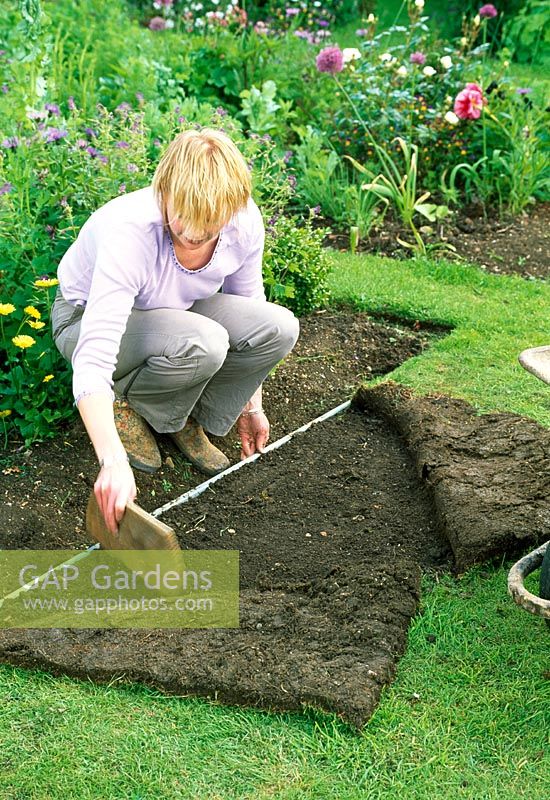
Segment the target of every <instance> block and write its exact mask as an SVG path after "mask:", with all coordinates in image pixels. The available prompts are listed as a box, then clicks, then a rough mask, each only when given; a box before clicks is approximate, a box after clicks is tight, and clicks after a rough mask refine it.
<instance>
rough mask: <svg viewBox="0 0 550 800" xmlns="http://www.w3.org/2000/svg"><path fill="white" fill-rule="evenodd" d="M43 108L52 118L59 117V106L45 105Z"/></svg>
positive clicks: (53, 104) (55, 104)
mask: <svg viewBox="0 0 550 800" xmlns="http://www.w3.org/2000/svg"><path fill="white" fill-rule="evenodd" d="M44 108H45V109H46V111H49V112H50V114H52V115H53V116H54V117H58V116H59V115H60V113H61V112H60V110H59V106H58V105H57V103H46V104H45V106H44Z"/></svg>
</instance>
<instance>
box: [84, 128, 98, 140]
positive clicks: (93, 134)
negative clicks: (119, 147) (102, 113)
mask: <svg viewBox="0 0 550 800" xmlns="http://www.w3.org/2000/svg"><path fill="white" fill-rule="evenodd" d="M84 133H85V134H86V136H89V137H90V139H95V138H96V137H97V131H94V129H93V128H84Z"/></svg>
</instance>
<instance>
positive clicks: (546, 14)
mask: <svg viewBox="0 0 550 800" xmlns="http://www.w3.org/2000/svg"><path fill="white" fill-rule="evenodd" d="M504 41H505V44H506V45H507V47H509V48H510V50H511V51H512V53H513V54H514V58H516V59H517V60H518V61H519V62H520V63H526V62H528V63H532V64H536V63H544V60H545V59H546V60H548V58H549V48H550V4H548V2H547V0H527V3H525V5H524V7H523V8H522V9H521V11H520V12H519V13H518V14H517V16H515V17H514V18H513V19H511V20H510V21H509V22H508V23H507V24H506V25H505V27H504Z"/></svg>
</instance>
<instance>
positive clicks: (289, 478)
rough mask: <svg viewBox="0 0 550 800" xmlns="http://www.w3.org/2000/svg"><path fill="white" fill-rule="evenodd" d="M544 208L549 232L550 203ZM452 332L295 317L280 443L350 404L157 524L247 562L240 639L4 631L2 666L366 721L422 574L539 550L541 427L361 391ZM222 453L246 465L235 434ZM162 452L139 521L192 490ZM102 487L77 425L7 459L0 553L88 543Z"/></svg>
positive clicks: (388, 388)
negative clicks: (88, 522)
mask: <svg viewBox="0 0 550 800" xmlns="http://www.w3.org/2000/svg"><path fill="white" fill-rule="evenodd" d="M540 213H541V215H543V216H542V217H541V219H542V220H544V219H546V220H547V217H544V214H547V208H544V207H542V208H541V209H540ZM514 224H521V223H517V222H516V223H514ZM537 226H538V227H537ZM518 230H519V229H518V228H515V229H514V231H515V232H516V233H517V232H518ZM514 231H513V232H514ZM530 231H533V232H534V236H533V238H532V239H531V240H529V237H528V236H527V237H526V238H525V239H524V248H523V257H524V258H526V257H527V255H529V253H531V255H532V259H533V261H532V263H534V261H535V258H536V259H537V260H538V263H540V264H544V263H545V262H544V260H543V259H542V258H541V259H538V256H536V252H537V251H536V247H538V246H539V245H540V246H542V245H541V243H542V242H543V241H544V237H546V236H547V233H546V229H545V227H544V224H542V223H541V225H538V223H536V224H534V225H533V226H530V225H527V226H525V232H526V233H527V234H529V232H530ZM478 233H479V231H478ZM464 235H465V236H466V235H467V234H464ZM476 235H477V234H476ZM487 235H491V236H493V237H495V239H498V240H499V242H500V243H499V245H498V247H500V246H501V245H502V250H501V251H495V252H502V253H503V257H505V258H506V259H507V260H506V261H505V263H504V265H503V266H502V269H499V270H498V271H502V272H514V271H520V272H521V273H522V274H523V275H524V276H525V277H528V278H529V277H543V275H542V273H541V274H537V273H536V271H534V270H531V271H529V270H527V269H523V267H524V266H525V262H523V263H522V265H520V266H521V269H520V270H516V268H515V267H516V266H518V265H517V263H516V261H515V259H516V254H517V251H516V250H514V249H512V248H510V247H509V244H506V241H507V239H506V237H507V235H508V232H507V231H502V230H501V231H500V232H499V231H497V230H496V229H495V228H494V226H493V232H492V233H491V234H489V233H488V229H487ZM479 236H481V234H479ZM499 237H500V238H499ZM537 237H538V238H537ZM512 238H513V237H512ZM475 241H478V243H479V247H480V252H482V253H483V255H484V256H487V254H488V252H489V251H488V248H487V246H486V245H485V246H484V245H483V240H482V238H478V239H476V240H475ZM529 242H530V243H531V244H533V243H534V244H533V247H534V248H535V249H532V250H531V251H530V250H529V246H530V244H529ZM473 245H474V240H473V239H471V240H469V243H468V248H470V253H471V252H472V250H471V248H472V246H473ZM481 248H484V249H481ZM505 254H507V255H505ZM518 257H519V256H518ZM470 260H474V257H473V256H472V255H470ZM527 260H529V259H527ZM485 262H487V263H485ZM497 262H498V259H497V260H496V261H494V263H493V267H497V266H498V263H497ZM484 265H485V267H486V268H488V269H491V268H492V267H491V264H490V263H489V259H488V258H485V259H484ZM443 333H444V332H443V331H441V330H437V329H433V330H429V329H427V328H426V327H425V326H424V325H422V326H420V325H419V324H418V323H417V324H414V325H412V326H409V327H405V326H400V325H389V324H380V323H375V322H373V321H372V319H370V318H369V317H368V316H367V315H366V314H362V313H355V312H353V311H352V310H350V309H338V310H334V309H331V310H327V311H323V312H319V313H316V314H313V315H311V316H310V317H308V318H306V319H304V320H303V321H302V334H301V337H300V340H299V342H298V345H297V346H296V348H295V351H294V352H293V353H292V354H291V356H290V357H289V358H288V359H287V360H286V361H285V362H284V363H283V364H282V365H280V366H279V367H278V368H277V369H276V370H275V372H274V373H273V374H272V375H271V376H270V377H269V379H268V380H267V381H266V384H265V392H264V395H265V403H264V404H265V407H266V409H267V412H268V415H269V417H270V420H271V423H272V440H275V439H277V438H279V437H281V436H282V435H284V434H285V433H288V432H289V431H292V430H294V429H296V428H297V427H298V426H300V425H301V424H303V423H305V422H306V421H309V420H310V419H312V418H313V417H316V416H318V415H319V414H321V413H323V412H324V411H326V410H328V409H330V408H332V407H334V406H336V405H338V404H340V403H341V402H342V401H344V400H346V399H348V398H351V397H353V398H354V400H353V406H352V409H351V410H350V411H348V412H346V413H345V414H343V415H340V416H338V417H335V418H333V419H332V420H330V421H328V422H325V423H320V424H318V425H315V426H313V428H312V429H310V430H309V431H308V432H306V433H304V434H301V435H299V436H297V437H295V439H293V440H292V441H291V442H290V443H289V444H287V445H285V446H284V447H283V448H281V449H280V450H276V451H273V452H271V453H269V454H268V455H266V456H264V457H262V458H261V459H260V460H259V461H257V462H255V463H254V464H253V465H248V466H245V467H244V468H243V469H242V470H239V471H238V472H236V473H235V474H233V475H231V476H229V477H228V478H226V479H224V480H223V481H220V482H219V483H217V484H215V486H214V487H212V489H210V490H209V491H208V492H207V493H206V494H204V495H203V496H201V497H200V498H198V499H197V500H195V501H192V503H190V504H188V505H182V506H179V507H177V508H174V509H172V510H170V511H169V512H167V513H165V514H164V515H163V516H162V519H163V521H164V522H166V523H167V524H169V525H171V526H172V527H173V528H174V529H175V531H176V533H177V535H178V537H179V539H180V542H181V545H182V547H184V548H196V549H204V548H206V549H214V548H215V549H223V548H228V549H238V550H239V551H240V558H241V596H240V609H241V612H240V617H241V624H240V628H238V629H225V630H223V629H222V630H206V629H204V630H164V631H161V630H153V631H143V630H106V629H97V630H81V631H79V630H74V629H68V630H63V629H51V630H27V631H25V630H5V631H1V632H0V659H1V660H3V661H5V662H9V663H12V664H15V665H18V666H25V667H41V668H47V669H49V670H51V671H52V672H54V673H59V674H69V675H73V676H76V677H83V678H92V679H94V680H98V681H112V680H113V679H122V680H124V681H138V682H142V683H145V684H149V685H152V686H156V687H159V688H161V689H164V690H165V691H167V692H171V693H177V694H180V695H185V694H197V695H201V696H206V697H209V698H212V699H216V700H219V701H222V702H225V703H232V704H245V705H254V706H258V707H263V708H267V709H289V710H290V709H292V710H294V709H303V708H305V707H308V706H314V707H317V708H322V709H325V710H328V711H334V712H336V713H337V714H339V715H340V716H341V717H342V718H343V719H345V720H347V721H348V722H349V723H351V724H352V725H354V726H358V727H360V726H362V725H363V724H364V723H365V722H366V721H367V720H368V718H369V717H370V715H371V714H372V711H373V709H374V708H375V706H376V703H377V702H378V698H379V695H380V692H381V690H382V688H383V686H384V685H385V684H387V683H389V682H390V681H391V680H392V678H393V675H394V673H395V665H396V662H397V660H398V659H399V657H400V655H401V654H402V652H403V651H404V649H405V647H406V638H407V630H408V625H409V622H410V619H411V617H412V616H413V615H414V613H415V612H416V609H417V605H418V600H419V589H420V577H421V574H422V573H423V572H424V573H425V572H427V571H440V570H449V569H451V570H454V571H458V572H460V571H462V570H465V569H467V568H468V567H469V566H471V565H472V564H474V563H479V562H481V561H483V560H486V559H488V558H493V557H498V558H499V559H501V558H502V557H503V556H511V555H514V554H516V553H517V552H518V551H519V550H522V551H523V552H525V550H526V549H528V546H529V545H531V544H532V545H535V544H538V543H539V542H542V541H545V540H546V539H548V538H550V512H549V511H548V503H547V498H548V495H549V491H550V431H548V430H546V429H543V428H541V427H540V426H538V425H537V424H536V423H534V422H533V421H531V420H527V419H524V418H521V417H518V416H516V415H513V414H496V413H495V414H484V415H478V414H477V413H476V412H475V410H474V409H472V408H471V407H470V406H468V404H467V403H464V402H462V401H458V400H453V399H451V398H448V397H427V398H426V397H424V398H419V397H415V396H414V395H413V394H412V393H411V392H409V391H407V390H405V389H404V388H403V387H399V386H397V385H395V384H393V383H391V382H390V383H388V382H386V383H384V384H381V385H380V386H376V387H366V388H365V387H364V388H361V389H360V390H359V391H357V390H358V387H359V386H360V385H361V384H362V383H363V384H364V382H365V381H366V380H368V379H369V378H370V377H372V376H377V375H382V374H385V373H387V372H390V371H391V370H393V369H394V368H395V367H396V366H397V365H398V364H400V363H401V362H402V361H404V360H405V359H407V358H409V357H411V356H412V355H416V354H418V353H420V352H421V351H422V350H423V349H424V348H425V347H427V346H429V342H430V339H431V337H433V336H434V335H443ZM216 443H217V444H218V446H221V447H222V449H224V450H225V452H226V453H227V454H228V455H229V456H230V458H231V459H232V460H233V461H237V460H238V458H239V446H238V442H237V440H236V438H235V437H234V436H231V435H230V436H228V437H227V438H226V439H225V440H216ZM160 444H161V450H162V453H163V457H164V464H163V468H162V470H161V471H160V472H159V473H158V474H157V475H154V476H148V475H144V474H142V473H139V474H137V475H136V478H137V481H138V487H139V496H138V502H139V503H140V505H141V506H142V507H143V508H145V509H146V510H149V511H151V510H153V509H155V508H157V507H160V506H162V505H163V504H164V503H166V502H167V501H169V500H171V499H173V498H175V497H177V496H179V495H180V494H181V493H182V492H185V491H186V490H187V489H188V488H190V487H192V486H194V485H196V484H198V483H200V482H201V481H202V480H203V479H202V477H201V476H200V475H199V473H197V472H196V471H195V470H194V468H193V467H191V466H190V465H189V464H188V463H187V462H186V461H185V459H184V458H183V457H182V456H180V455H179V454H178V453H177V452H176V451H175V450H174V449H173V447H172V445H171V443H170V442H168V441H167V440H164V439H161V442H160ZM96 473H97V466H96V461H95V457H94V454H93V451H92V449H91V446H90V445H89V443H88V441H87V437H86V434H85V432H84V431H83V428H82V426H81V424H80V423H79V422H77V421H75V422H74V423H73V424H72V425H71V426H69V427H67V428H66V429H65V430H64V431H63V432H62V435H61V436H59V437H58V438H56V439H54V440H50V441H48V442H43V443H38V444H35V445H34V446H32V447H31V448H28V449H25V448H21V447H18V446H17V445H12V446H11V449H8V451H7V452H6V453H5V455H4V456H3V458H2V463H1V474H0V491H1V494H2V499H3V519H2V523H3V524H2V525H1V526H0V548H3V549H4V548H5V549H9V548H40V549H48V548H52V549H60V548H79V549H83V548H85V547H87V546H88V545H89V544H90V540H89V537H88V536H87V534H86V531H85V524H84V512H85V507H86V502H87V498H88V494H89V492H90V489H91V486H92V485H93V481H94V479H95V476H96Z"/></svg>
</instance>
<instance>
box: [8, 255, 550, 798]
mask: <svg viewBox="0 0 550 800" xmlns="http://www.w3.org/2000/svg"><path fill="white" fill-rule="evenodd" d="M334 261H335V270H334V272H333V276H332V283H333V291H334V293H335V297H336V299H337V300H338V301H345V302H348V303H350V302H351V303H355V304H356V305H358V306H360V307H362V308H366V309H370V310H371V311H373V312H376V313H391V314H394V315H396V316H399V317H402V318H407V319H415V320H416V319H418V320H430V319H431V320H436V321H438V322H440V323H444V324H447V325H452V326H453V331H452V333H450V335H448V336H447V337H445V338H442V339H440V340H437V341H435V342H434V343H433V344H432V347H431V349H430V350H428V351H426V352H425V353H423V354H422V355H421V356H419V357H417V358H414V359H411V360H410V361H409V362H407V363H406V364H404V365H402V366H401V367H400V368H399V369H398V370H396V371H395V372H394V373H393V374H392V378H393V379H395V380H399V381H400V382H402V383H404V384H406V385H409V386H412V387H414V388H415V389H416V390H417V391H419V392H428V391H437V392H448V393H450V394H453V395H454V396H459V397H465V398H466V399H468V400H470V401H471V402H473V403H474V404H475V405H476V406H477V407H479V408H480V409H489V408H491V409H493V408H498V409H503V410H513V411H519V412H520V413H524V414H529V415H530V416H532V417H534V418H535V419H538V420H539V421H541V422H543V423H544V424H548V423H549V422H550V413H549V408H548V395H547V394H545V391H544V387H543V386H542V385H540V386H539V384H538V382H537V381H536V380H535V379H534V378H531V377H530V376H528V375H526V374H524V373H523V372H522V370H521V369H520V368H519V367H518V366H517V364H516V357H517V352H518V351H519V350H520V349H521V348H523V347H526V346H528V345H535V344H540V343H542V342H544V341H545V335H546V329H545V320H546V319H547V309H548V301H549V299H550V288H549V287H548V285H546V284H543V283H535V282H524V281H521V280H520V279H516V278H509V277H494V276H490V275H487V274H485V273H483V272H481V271H479V270H477V269H473V268H469V267H465V266H461V265H451V264H443V263H439V264H435V263H431V262H430V261H428V260H425V259H424V260H416V261H409V262H395V261H391V260H389V259H381V258H372V257H368V258H365V257H351V256H346V255H342V254H338V255H334ZM508 566H509V565H500V566H497V567H485V568H479V569H476V570H473V571H472V572H470V573H468V574H467V575H465V576H463V577H462V578H461V579H460V580H453V579H451V578H450V577H449V578H445V579H443V580H441V581H440V582H439V583H431V582H429V581H428V580H426V582H425V591H424V597H423V608H422V613H421V614H420V615H419V616H418V617H417V618H416V619H415V621H414V623H413V626H412V628H411V632H410V643H409V648H408V650H407V653H406V654H405V656H404V658H403V659H402V661H401V662H400V665H399V671H398V677H397V680H396V682H395V683H394V684H393V685H392V686H391V687H390V688H389V689H388V690H387V691H386V692H385V693H384V695H383V697H382V702H381V703H380V706H379V708H378V710H377V711H376V713H375V714H374V716H373V718H372V719H371V721H370V723H369V724H368V725H367V726H366V728H365V730H364V731H363V733H362V734H361V735H358V734H357V733H355V732H353V731H352V730H350V729H349V728H347V727H346V726H345V725H343V724H342V723H340V722H339V721H338V720H337V719H336V718H334V717H332V716H330V715H325V714H320V713H317V712H314V711H304V713H303V714H285V715H281V714H269V713H266V712H265V713H264V712H257V711H251V710H244V709H236V708H225V707H221V706H217V705H214V704H208V703H206V702H203V701H199V700H194V699H187V698H173V697H163V696H162V695H159V694H158V693H156V692H152V691H149V690H147V689H144V688H140V687H135V686H134V687H124V686H122V685H117V684H116V683H115V684H113V685H111V686H109V687H100V686H96V685H93V684H92V683H86V682H77V681H72V680H69V679H56V678H52V677H50V676H48V675H44V674H42V673H35V672H26V671H23V670H17V669H12V668H10V667H6V666H4V667H0V741H1V742H2V747H1V748H0V800H12V799H13V800H71V799H72V798H75V800H76V798H78V799H79V800H86V799H87V798H124V800H151V799H152V798H155V799H156V798H162V799H163V800H165V799H166V800H172V798H173V799H174V800H176V798H177V799H178V800H180V799H181V800H215V798H217V799H219V800H233V798H235V799H236V798H239V800H245V798H246V800H268V798H270V799H271V798H277V800H310V799H311V800H313V799H314V800H397V799H399V800H401V799H402V800H433V798H437V800H447V799H448V800H459V799H460V798H464V799H467V800H493V798H494V800H518V799H519V798H526V799H527V798H529V800H547V798H548V796H549V791H548V787H549V782H548V775H549V768H550V758H549V744H550V742H549V731H550V660H549V659H548V645H549V642H550V638H549V637H550V632H549V631H548V629H547V628H546V626H545V625H544V623H543V622H542V621H541V620H540V619H537V618H534V617H531V616H530V615H528V614H527V613H525V612H524V611H522V610H520V609H519V608H518V607H517V606H515V605H514V604H513V602H512V601H511V600H510V599H509V598H508V597H507V594H506V573H507V569H508ZM533 580H534V579H533ZM533 586H535V584H534V583H533Z"/></svg>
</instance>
